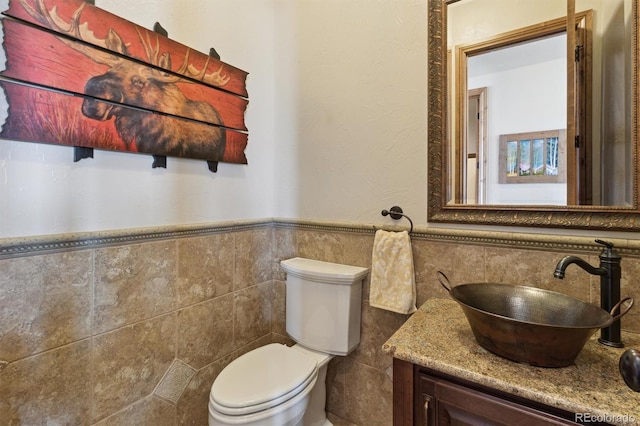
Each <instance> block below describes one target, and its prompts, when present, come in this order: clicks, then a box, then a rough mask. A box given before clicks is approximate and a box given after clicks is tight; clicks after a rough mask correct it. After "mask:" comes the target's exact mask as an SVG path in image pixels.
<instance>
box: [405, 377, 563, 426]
mask: <svg viewBox="0 0 640 426" xmlns="http://www.w3.org/2000/svg"><path fill="white" fill-rule="evenodd" d="M418 386H419V388H420V394H421V398H422V403H423V406H422V409H421V411H420V413H419V415H417V416H416V417H417V422H416V423H415V424H416V425H430V426H434V425H456V426H463V425H469V426H481V425H482V426H484V425H487V426H489V425H499V426H511V425H513V426H542V425H571V424H575V423H573V422H570V421H568V420H565V419H562V418H559V417H556V416H553V415H551V414H547V413H545V412H543V411H539V410H536V409H533V408H530V407H527V406H524V405H520V404H517V403H515V402H511V401H508V400H506V399H503V398H499V397H496V396H493V395H489V394H486V393H483V392H480V391H478V390H475V389H471V388H467V387H464V386H461V385H458V384H455V383H450V382H448V381H445V380H442V379H439V378H434V377H430V376H426V375H422V374H421V375H420V379H419V384H418ZM416 402H417V401H416ZM425 403H426V405H425Z"/></svg>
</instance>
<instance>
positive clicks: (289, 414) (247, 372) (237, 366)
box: [209, 343, 333, 426]
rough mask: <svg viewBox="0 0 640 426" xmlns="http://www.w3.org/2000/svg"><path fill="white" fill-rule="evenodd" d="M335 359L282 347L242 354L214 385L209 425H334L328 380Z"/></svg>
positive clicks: (275, 346)
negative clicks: (327, 407) (327, 395)
mask: <svg viewBox="0 0 640 426" xmlns="http://www.w3.org/2000/svg"><path fill="white" fill-rule="evenodd" d="M331 358H333V356H331V355H329V354H323V353H320V352H316V351H312V350H309V349H307V348H304V347H302V346H300V345H294V346H291V347H289V346H286V345H282V344H278V343H272V344H269V345H266V346H262V347H260V348H258V349H255V350H253V351H251V352H248V353H246V354H244V355H242V356H241V357H239V358H237V359H236V360H234V361H232V362H231V363H230V364H229V365H228V366H227V367H226V368H225V369H224V370H223V371H222V372H221V373H220V374H219V375H218V377H217V378H216V380H215V381H214V384H213V386H212V387H211V394H210V396H209V425H210V426H222V425H252V426H253V425H255V426H284V425H286V426H297V425H305V426H312V425H313V426H316V425H317V426H330V425H331V423H330V422H329V421H328V420H327V419H326V414H325V409H324V408H325V407H324V406H325V393H326V390H325V386H324V380H325V377H326V372H327V364H328V363H329V361H330V360H331ZM303 417H304V422H303V421H302V420H303Z"/></svg>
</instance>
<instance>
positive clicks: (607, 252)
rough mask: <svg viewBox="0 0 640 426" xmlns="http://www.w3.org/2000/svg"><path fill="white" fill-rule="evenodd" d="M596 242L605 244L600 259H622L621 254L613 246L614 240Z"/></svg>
mask: <svg viewBox="0 0 640 426" xmlns="http://www.w3.org/2000/svg"><path fill="white" fill-rule="evenodd" d="M596 243H598V244H600V245H602V246H604V247H603V249H602V252H600V260H602V259H609V260H615V261H620V255H619V254H618V252H616V250H615V249H614V248H613V243H612V242H610V241H604V240H596Z"/></svg>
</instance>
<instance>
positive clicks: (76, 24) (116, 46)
mask: <svg viewBox="0 0 640 426" xmlns="http://www.w3.org/2000/svg"><path fill="white" fill-rule="evenodd" d="M20 4H21V5H22V7H23V8H24V10H25V11H26V12H27V13H28V14H29V15H30V16H31V17H32V18H33V19H35V20H36V21H38V22H39V23H41V24H42V25H44V26H46V27H48V28H51V29H52V30H54V31H56V32H58V33H60V34H62V35H63V36H71V37H73V38H76V39H78V40H82V41H85V42H87V43H90V44H93V45H95V46H99V47H102V48H105V49H108V50H113V51H116V52H119V53H123V54H126V51H127V45H126V44H125V43H124V41H123V40H122V38H121V37H120V36H119V35H118V34H117V33H116V32H115V31H113V30H111V29H110V30H109V32H108V33H107V37H106V38H104V39H101V38H98V37H96V36H95V34H94V33H93V31H91V30H90V29H89V24H88V23H87V22H84V23H82V24H80V15H81V14H82V11H83V9H84V6H85V4H86V3H82V4H81V5H80V7H78V9H76V11H75V12H73V16H72V18H71V22H69V23H67V22H65V21H64V20H63V19H62V18H60V16H58V12H57V9H58V8H57V6H54V7H52V8H51V10H47V8H46V5H45V4H44V0H36V1H35V3H34V6H35V8H34V7H32V6H31V5H29V3H27V2H26V0H20ZM58 39H59V40H60V41H62V42H63V43H64V44H66V45H67V46H69V47H71V48H72V49H74V50H76V51H78V52H80V53H82V54H83V55H85V56H87V57H89V58H91V59H93V60H94V61H96V62H98V63H100V64H103V65H109V66H112V65H114V64H115V63H117V62H118V61H119V60H120V59H119V58H118V57H117V56H116V55H113V54H111V53H108V52H105V51H102V50H99V49H93V48H91V47H89V46H87V45H85V44H83V43H77V42H73V41H72V40H70V39H68V38H67V37H58Z"/></svg>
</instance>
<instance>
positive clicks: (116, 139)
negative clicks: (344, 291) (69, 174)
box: [0, 0, 248, 171]
mask: <svg viewBox="0 0 640 426" xmlns="http://www.w3.org/2000/svg"><path fill="white" fill-rule="evenodd" d="M4 3H6V0H5V1H4ZM2 13H3V15H4V17H3V19H2V30H3V32H4V43H3V47H4V51H5V54H6V58H7V61H6V66H5V69H4V70H2V71H1V72H0V87H2V89H3V91H4V96H5V98H6V102H7V104H8V117H7V118H6V120H5V122H4V123H2V130H1V131H0V138H4V139H13V140H20V141H30V142H43V143H53V144H62V145H70V146H76V147H78V146H79V147H87V148H97V149H107V150H121V151H128V152H140V153H147V154H153V155H157V156H175V157H187V158H195V159H202V160H206V161H208V162H210V163H213V164H217V162H218V161H223V162H232V163H241V164H246V163H247V160H246V157H245V154H244V150H245V147H246V145H247V139H248V136H247V128H246V126H245V123H244V113H245V110H246V108H247V104H248V95H247V92H246V86H245V83H246V78H247V73H246V72H245V71H242V70H240V69H238V68H235V67H233V66H231V65H229V64H226V63H224V62H221V61H220V60H218V59H216V58H212V57H211V56H209V55H206V54H204V53H200V52H197V51H195V50H192V49H190V48H188V47H186V46H184V45H182V44H180V43H178V42H175V41H173V40H171V39H169V38H167V37H165V36H163V35H160V34H158V33H156V32H153V31H150V30H147V29H145V28H143V27H140V26H138V25H136V24H134V23H132V22H129V21H126V20H125V19H122V18H119V17H117V16H115V15H113V14H110V13H108V12H106V11H104V10H102V9H99V8H97V7H95V6H93V5H91V4H88V3H86V2H85V1H83V0H9V3H8V7H7V8H6V10H4V11H3V12H2ZM210 168H211V166H210ZM212 170H214V171H215V169H212Z"/></svg>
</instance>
